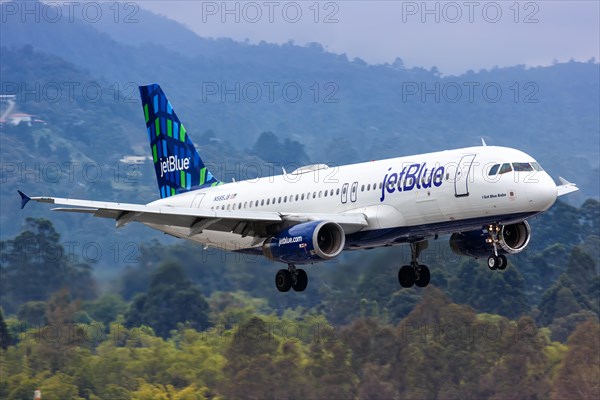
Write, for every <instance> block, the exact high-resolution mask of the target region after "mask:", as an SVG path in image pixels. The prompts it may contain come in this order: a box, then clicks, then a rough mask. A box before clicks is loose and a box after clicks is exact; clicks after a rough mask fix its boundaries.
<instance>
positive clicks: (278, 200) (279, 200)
mask: <svg viewBox="0 0 600 400" xmlns="http://www.w3.org/2000/svg"><path fill="white" fill-rule="evenodd" d="M273 201H274V200H273ZM277 203H278V204H281V196H279V198H278V199H277Z"/></svg>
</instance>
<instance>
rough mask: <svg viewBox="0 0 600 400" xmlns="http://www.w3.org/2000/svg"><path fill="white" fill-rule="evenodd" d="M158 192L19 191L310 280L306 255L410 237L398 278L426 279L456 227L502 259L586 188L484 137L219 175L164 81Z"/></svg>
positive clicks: (296, 282) (158, 107) (292, 281)
mask: <svg viewBox="0 0 600 400" xmlns="http://www.w3.org/2000/svg"><path fill="white" fill-rule="evenodd" d="M139 90H140V95H141V100H142V106H143V111H144V119H145V122H146V128H147V132H148V139H149V141H150V148H151V152H152V159H153V162H154V170H155V172H156V179H157V181H158V188H159V193H160V199H158V200H156V201H153V202H151V203H148V204H145V205H144V204H127V203H113V202H103V201H89V200H77V199H67V198H55V197H29V196H27V195H26V194H24V193H23V192H21V191H19V194H20V196H21V209H23V208H24V207H25V205H26V204H27V202H29V201H30V200H34V201H37V202H42V203H52V204H57V205H60V206H64V207H59V208H53V209H52V210H55V211H63V212H75V213H84V214H92V215H93V216H95V217H101V218H109V219H114V220H115V221H116V227H117V228H119V227H122V226H125V225H127V224H129V223H131V222H139V223H142V224H144V225H147V226H149V227H150V228H154V229H157V230H159V231H162V232H164V233H167V234H169V235H172V236H175V237H178V238H182V239H186V240H190V241H193V242H197V243H200V244H202V245H205V246H214V247H219V248H221V249H225V250H230V251H237V252H241V253H249V254H259V255H263V256H265V257H267V258H268V259H270V260H274V261H277V262H281V263H284V264H287V266H288V267H287V269H286V268H282V269H280V270H279V271H278V272H277V273H276V276H275V286H276V288H277V289H278V290H279V291H281V292H288V291H289V290H290V289H293V290H294V291H298V292H301V291H303V290H305V289H306V287H307V284H308V276H307V273H306V271H305V270H303V269H301V268H297V267H296V266H299V265H306V264H314V263H318V262H322V261H327V260H331V259H334V258H335V257H337V256H338V255H339V254H340V253H341V252H342V251H343V250H358V249H371V248H375V247H384V246H394V245H400V244H408V245H409V246H410V249H411V261H410V264H409V265H404V266H402V267H400V269H399V271H398V281H399V284H400V286H401V287H404V288H408V287H412V286H413V285H416V286H417V287H426V286H427V285H428V284H429V281H430V271H429V268H428V267H427V266H426V265H423V264H420V263H419V256H420V254H421V252H422V251H423V250H425V249H426V248H427V245H428V240H430V239H432V238H434V239H437V238H438V236H440V235H445V234H450V235H451V236H450V239H449V240H450V247H451V248H452V250H453V251H454V252H456V253H458V254H460V255H464V256H470V257H476V258H478V257H488V258H487V266H488V267H489V269H490V270H496V269H498V270H503V269H505V268H506V266H507V258H506V255H510V254H516V253H519V252H521V251H523V250H524V249H525V248H526V247H527V245H528V243H529V241H530V238H531V228H530V226H529V224H528V222H527V219H529V218H531V217H533V216H535V215H538V214H540V213H542V212H544V211H546V210H548V209H549V208H550V207H551V206H552V205H553V204H554V202H555V201H556V199H557V197H558V196H563V195H566V194H568V193H571V192H574V191H576V190H578V188H577V186H576V185H575V184H574V183H571V182H568V181H567V180H565V179H563V178H560V177H559V181H560V185H556V184H555V183H554V181H553V180H552V178H551V177H550V176H549V175H548V174H547V173H546V172H545V171H544V170H543V168H542V167H541V166H540V164H539V163H538V162H536V160H535V159H534V158H533V157H531V156H529V155H528V154H526V153H524V152H522V151H519V150H516V149H513V148H508V147H497V146H487V145H486V143H485V142H484V141H483V139H482V145H481V146H476V147H468V148H460V149H455V150H446V151H440V152H434V153H427V154H419V155H412V156H407V157H399V158H391V159H385V160H378V161H371V162H363V163H358V164H351V165H345V166H340V167H329V166H327V165H325V164H313V165H307V166H303V167H300V168H297V169H296V170H294V171H292V172H290V173H288V172H286V171H285V170H283V173H282V175H277V176H270V177H263V178H259V179H252V180H246V181H240V182H230V183H224V182H221V181H219V180H218V179H217V178H216V177H215V176H214V175H213V174H212V173H211V171H210V170H209V169H208V168H207V167H206V165H205V164H204V162H203V161H202V158H201V157H200V154H199V153H198V152H197V151H196V148H195V147H194V145H193V143H192V141H191V139H190V136H189V134H188V132H187V131H186V129H185V128H184V126H183V124H182V123H181V121H180V120H179V118H178V117H177V114H176V113H175V111H174V109H173V106H172V105H171V103H170V102H169V101H168V99H167V97H166V96H165V94H164V93H163V91H162V89H161V88H160V86H159V85H158V84H149V85H145V86H140V87H139Z"/></svg>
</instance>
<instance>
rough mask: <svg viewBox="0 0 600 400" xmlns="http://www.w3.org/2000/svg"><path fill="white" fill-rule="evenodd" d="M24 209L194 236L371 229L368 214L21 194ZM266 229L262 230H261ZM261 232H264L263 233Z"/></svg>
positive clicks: (118, 225)
mask: <svg viewBox="0 0 600 400" xmlns="http://www.w3.org/2000/svg"><path fill="white" fill-rule="evenodd" d="M19 194H20V195H21V208H23V207H25V205H26V204H27V203H28V202H29V201H30V200H33V201H37V202H40V203H50V204H57V205H62V206H68V207H57V208H53V209H52V210H53V211H63V212H74V213H85V214H93V215H94V216H95V217H101V218H110V219H114V220H115V221H116V226H117V228H119V227H121V226H124V225H126V224H128V223H129V222H141V223H145V224H156V225H168V226H179V227H184V228H189V229H190V234H189V235H190V236H193V235H195V234H198V233H200V232H202V230H204V229H210V230H216V231H224V232H234V233H239V234H241V235H243V236H246V235H248V234H249V233H251V232H256V233H258V234H259V235H260V236H263V235H264V234H263V233H262V232H263V231H265V229H264V228H265V227H266V226H268V225H272V224H278V223H283V222H286V221H287V222H291V223H302V222H308V221H315V220H326V221H332V222H336V223H338V224H340V225H341V226H342V228H344V231H345V232H346V233H351V232H356V231H358V230H360V229H361V228H362V227H364V226H367V218H366V216H365V215H364V214H357V213H345V214H311V213H303V214H292V213H289V214H286V213H279V212H274V211H248V210H235V211H229V210H227V211H226V210H203V209H197V208H186V207H170V206H147V205H142V204H130V203H113V202H104V201H91V200H78V199H66V198H59V197H29V196H27V195H26V194H24V193H23V192H21V191H19ZM261 228H262V229H261ZM259 232H260V233H259Z"/></svg>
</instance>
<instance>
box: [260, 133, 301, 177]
mask: <svg viewBox="0 0 600 400" xmlns="http://www.w3.org/2000/svg"><path fill="white" fill-rule="evenodd" d="M252 152H253V153H254V154H255V155H256V156H258V157H260V158H261V159H263V160H264V161H266V162H269V163H273V164H275V165H280V166H292V167H294V166H295V167H296V168H297V167H299V166H302V165H305V164H307V163H308V162H309V158H308V156H307V155H306V153H305V152H304V146H303V145H302V144H301V143H300V142H298V141H295V140H290V139H289V138H285V139H284V140H283V142H281V141H280V140H279V138H278V137H277V136H276V135H275V134H274V133H273V132H263V133H261V134H260V136H259V137H258V139H257V140H256V143H255V144H254V146H253V147H252ZM290 172H291V171H290Z"/></svg>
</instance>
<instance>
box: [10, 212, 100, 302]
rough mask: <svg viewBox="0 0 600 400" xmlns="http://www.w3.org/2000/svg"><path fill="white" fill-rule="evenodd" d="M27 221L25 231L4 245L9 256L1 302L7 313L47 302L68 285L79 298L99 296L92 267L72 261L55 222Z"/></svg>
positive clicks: (34, 219) (45, 220) (32, 219)
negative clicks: (29, 305)
mask: <svg viewBox="0 0 600 400" xmlns="http://www.w3.org/2000/svg"><path fill="white" fill-rule="evenodd" d="M26 221H27V226H26V229H25V230H24V231H22V232H21V233H20V234H18V235H17V236H16V237H15V238H14V239H12V240H3V241H1V242H0V247H1V248H2V252H3V254H4V255H5V259H4V260H2V261H3V262H2V265H1V266H0V285H1V289H2V290H1V293H0V302H1V304H2V306H3V307H4V308H5V310H7V311H8V312H15V311H16V310H17V308H18V306H19V305H20V304H22V303H25V302H28V301H44V300H47V299H48V298H49V296H50V294H51V293H53V292H56V291H57V290H59V289H61V288H63V287H66V286H67V285H68V286H69V291H70V292H71V294H72V295H73V296H74V297H76V298H79V299H91V298H93V297H95V292H96V287H95V281H94V278H93V277H92V271H91V267H90V266H89V265H87V264H83V263H79V262H77V260H72V259H70V258H69V256H68V254H67V253H66V251H65V249H64V248H63V246H62V245H61V242H60V235H59V234H58V232H56V230H55V229H54V226H53V225H52V222H50V221H49V220H47V219H36V218H27V220H26Z"/></svg>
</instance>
